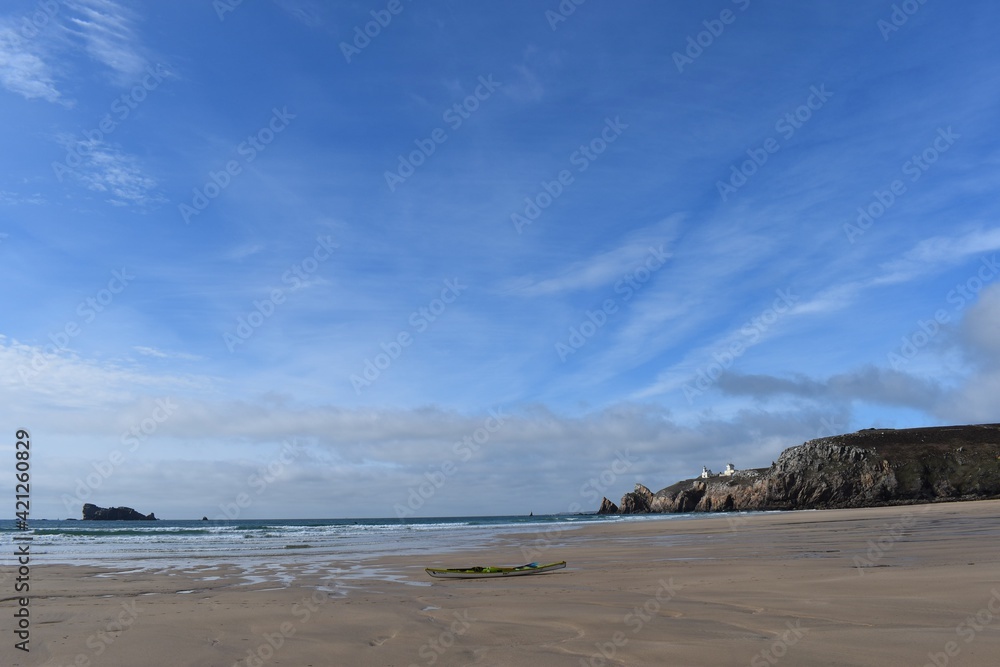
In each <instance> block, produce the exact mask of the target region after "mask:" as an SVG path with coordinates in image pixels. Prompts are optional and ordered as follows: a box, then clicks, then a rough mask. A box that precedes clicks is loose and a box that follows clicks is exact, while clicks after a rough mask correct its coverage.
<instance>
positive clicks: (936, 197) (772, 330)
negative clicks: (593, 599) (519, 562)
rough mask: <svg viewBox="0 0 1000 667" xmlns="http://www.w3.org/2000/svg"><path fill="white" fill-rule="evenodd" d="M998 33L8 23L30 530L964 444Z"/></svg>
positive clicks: (382, 15) (404, 17)
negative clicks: (839, 445)
mask: <svg viewBox="0 0 1000 667" xmlns="http://www.w3.org/2000/svg"><path fill="white" fill-rule="evenodd" d="M997 19H1000V8H997V7H996V6H995V5H994V4H991V3H987V2H985V1H978V0H977V1H974V2H968V3H963V4H962V5H961V6H951V5H946V4H940V3H938V4H935V3H918V2H909V1H908V2H902V3H892V2H885V3H881V4H880V3H874V4H873V3H861V2H848V3H846V4H844V3H840V4H838V5H837V6H836V7H832V6H830V7H826V6H822V7H819V6H803V5H802V4H801V3H798V4H796V3H791V2H784V3H779V4H778V5H775V4H774V3H759V2H756V1H755V0H732V1H731V2H730V1H722V0H720V2H718V3H716V4H715V5H714V6H711V7H710V6H708V5H697V6H694V5H692V6H680V5H677V4H676V3H658V2H652V1H643V2H636V3H628V4H626V5H624V6H615V7H614V8H611V7H605V6H602V5H600V4H599V3H579V4H578V3H577V2H570V1H569V0H564V1H562V2H557V1H556V0H551V1H549V2H543V3H540V4H539V3H535V2H528V1H526V0H514V1H512V2H508V3H504V4H503V5H502V6H501V5H497V6H492V7H473V6H469V5H467V4H464V3H459V2H445V1H441V2H431V3H426V2H420V3H417V2H410V1H409V0H389V1H388V2H387V1H384V0H380V1H378V2H372V3H369V4H365V3H349V4H341V5H338V6H336V7H333V6H328V5H325V4H323V3H316V2H312V1H311V0H273V1H272V2H260V3H242V2H237V1H235V0H215V1H214V2H204V3H170V4H163V3H159V4H157V5H155V6H152V5H148V4H146V3H139V2H125V1H124V0H37V1H17V2H11V3H7V4H5V5H4V9H3V14H0V99H2V101H3V103H2V105H0V114H2V120H3V122H2V123H0V133H2V136H3V145H4V147H5V152H4V155H5V158H6V159H4V160H3V162H2V163H0V164H2V166H0V260H2V261H3V264H4V267H5V276H6V288H5V289H4V290H3V291H2V293H0V298H2V311H3V313H4V317H3V320H2V323H0V425H2V427H3V428H5V429H7V432H8V437H7V438H6V440H2V441H0V452H6V453H7V454H9V455H10V456H9V458H10V459H11V460H13V445H14V438H13V437H11V436H12V435H13V433H14V432H15V431H16V430H17V429H19V428H26V429H28V430H30V431H31V433H32V439H33V443H34V449H33V457H32V463H33V478H32V479H33V482H34V487H35V488H34V493H33V495H32V499H33V500H34V505H35V506H34V507H33V508H32V509H33V516H35V517H39V518H40V517H47V518H60V517H76V516H79V512H80V506H81V505H82V504H83V503H84V502H94V503H96V504H99V505H121V504H131V505H133V506H136V508H137V509H139V510H140V511H143V512H147V513H148V512H151V511H155V512H156V514H157V515H158V516H162V517H165V518H200V517H201V516H203V515H208V516H210V517H212V518H215V517H219V516H228V517H230V518H236V517H243V518H275V517H296V518H299V517H303V518H308V517H350V516H357V517H362V516H364V517H373V516H389V517H392V516H399V517H402V518H405V517H410V516H439V515H472V514H517V513H525V514H526V513H527V512H529V511H534V512H535V513H536V514H537V513H542V512H560V511H579V510H593V509H596V507H597V505H598V504H599V502H600V499H601V497H602V496H604V495H607V496H609V497H611V498H612V499H617V498H618V497H619V496H620V495H621V494H622V493H623V492H625V491H628V490H631V488H632V486H633V484H634V483H635V482H636V481H640V482H643V483H645V484H647V485H648V486H650V487H652V488H660V487H662V486H665V485H667V484H669V483H672V482H674V481H676V480H677V479H681V478H685V477H690V476H693V475H695V474H696V473H697V472H698V471H699V470H700V467H701V466H702V465H708V466H709V467H715V468H721V467H722V466H723V465H724V464H725V463H727V462H730V461H732V462H734V463H735V464H736V465H737V467H759V466H766V465H768V464H769V463H770V462H771V461H772V460H773V459H774V458H775V457H776V456H777V455H778V453H779V452H780V451H781V450H782V449H784V448H786V447H788V446H792V445H796V444H799V443H801V442H802V441H804V440H807V439H810V438H813V437H818V436H823V435H832V434H834V433H838V432H844V431H850V430H856V429H858V428H865V427H869V426H882V427H910V426H924V425H936V424H945V423H978V422H996V421H998V420H1000V418H998V415H1000V344H998V342H997V341H998V340H1000V337H998V336H997V331H998V329H1000V264H998V259H997V258H998V251H1000V223H998V213H1000V201H998V199H997V196H996V185H995V184H996V183H997V180H998V172H1000V159H998V157H1000V151H998V149H1000V132H997V129H998V126H997V123H998V120H997V118H998V115H997V110H998V103H1000V99H998V95H997V90H998V88H997V85H996V83H997V81H998V80H1000V54H998V52H997V50H996V47H995V40H994V37H993V35H992V34H991V33H992V26H993V25H995V24H996V22H997ZM0 456H2V454H0Z"/></svg>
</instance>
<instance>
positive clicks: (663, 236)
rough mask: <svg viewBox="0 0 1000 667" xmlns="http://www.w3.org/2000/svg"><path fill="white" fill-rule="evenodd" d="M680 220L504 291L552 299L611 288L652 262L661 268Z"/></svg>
mask: <svg viewBox="0 0 1000 667" xmlns="http://www.w3.org/2000/svg"><path fill="white" fill-rule="evenodd" d="M678 220H679V217H677V216H675V217H673V218H669V219H667V220H665V221H664V222H662V223H660V224H659V225H655V226H653V227H649V228H646V229H642V230H638V231H637V232H635V233H633V234H630V235H629V236H628V237H627V238H626V239H625V240H624V241H623V242H621V244H620V245H619V246H618V247H616V248H614V249H612V250H608V251H605V252H602V253H599V254H597V255H594V256H592V257H588V258H587V259H584V260H580V261H577V262H572V263H570V264H569V265H567V266H565V267H563V268H561V269H559V270H558V271H556V272H555V275H551V276H549V277H546V278H535V277H533V276H522V277H520V278H516V279H514V280H512V281H511V282H509V283H508V284H507V285H506V286H505V287H506V290H509V291H511V292H513V293H515V294H520V295H522V296H528V297H535V296H550V295H557V294H562V293H566V292H574V291H578V290H584V289H593V288H608V287H611V286H612V285H614V283H615V282H616V281H617V280H618V279H620V278H622V277H623V276H624V275H625V274H628V273H631V272H632V271H634V270H636V269H637V268H638V267H640V266H643V265H644V263H645V262H646V261H647V260H649V261H651V262H653V263H655V264H656V265H657V267H658V268H659V267H662V266H663V264H664V263H665V262H666V261H669V258H670V257H671V253H670V251H669V250H668V249H667V245H668V243H669V242H670V241H672V240H673V229H674V225H675V224H676V223H677V222H678Z"/></svg>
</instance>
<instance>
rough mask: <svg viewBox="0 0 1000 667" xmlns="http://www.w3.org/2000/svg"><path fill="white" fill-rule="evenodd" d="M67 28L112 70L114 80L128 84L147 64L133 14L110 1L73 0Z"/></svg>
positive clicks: (87, 50) (69, 3)
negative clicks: (72, 13)
mask: <svg viewBox="0 0 1000 667" xmlns="http://www.w3.org/2000/svg"><path fill="white" fill-rule="evenodd" d="M67 7H69V9H70V10H71V11H73V12H75V13H76V14H77V15H76V16H70V17H69V19H68V23H69V26H68V27H67V30H69V31H70V32H71V34H73V35H75V36H76V37H78V38H79V39H80V40H82V42H83V45H84V48H85V50H86V52H87V54H88V55H89V56H90V57H91V58H93V59H94V60H96V61H97V62H99V63H101V64H103V65H105V66H106V67H108V68H110V69H111V70H113V72H114V77H113V78H114V80H115V81H116V83H121V84H125V83H130V82H132V81H134V80H135V79H136V77H137V76H138V75H139V74H141V73H142V71H143V70H144V69H145V68H146V66H147V62H148V61H147V59H146V57H145V56H144V55H143V49H142V46H141V45H140V42H139V38H138V35H137V33H136V30H135V28H134V27H133V26H134V23H135V21H136V16H135V14H134V13H133V12H132V11H131V10H128V9H126V8H124V7H122V6H121V5H119V4H118V3H116V2H113V1H112V0H72V1H69V2H67Z"/></svg>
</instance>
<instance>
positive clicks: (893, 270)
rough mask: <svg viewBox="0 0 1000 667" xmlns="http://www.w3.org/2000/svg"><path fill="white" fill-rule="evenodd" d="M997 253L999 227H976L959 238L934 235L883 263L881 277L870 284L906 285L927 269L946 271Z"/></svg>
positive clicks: (924, 273)
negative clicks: (959, 264)
mask: <svg viewBox="0 0 1000 667" xmlns="http://www.w3.org/2000/svg"><path fill="white" fill-rule="evenodd" d="M997 250H1000V227H993V228H988V229H983V228H977V229H974V230H972V231H970V232H966V233H964V234H962V235H961V236H935V237H932V238H929V239H925V240H923V241H921V242H920V243H918V244H917V245H916V246H914V247H913V248H912V249H911V250H910V251H908V252H906V253H905V254H904V255H903V256H902V257H900V258H899V259H896V260H893V261H891V262H888V263H886V264H884V265H883V266H882V269H883V271H884V274H883V275H881V276H879V277H877V278H876V279H875V280H873V281H872V284H873V285H891V284H895V283H901V282H907V281H909V280H912V279H914V278H917V277H920V276H922V275H926V273H927V271H928V270H933V269H935V268H947V267H949V266H952V265H954V264H956V263H958V262H961V261H964V260H965V259H968V258H969V257H970V256H973V255H982V254H985V253H989V252H995V251H997Z"/></svg>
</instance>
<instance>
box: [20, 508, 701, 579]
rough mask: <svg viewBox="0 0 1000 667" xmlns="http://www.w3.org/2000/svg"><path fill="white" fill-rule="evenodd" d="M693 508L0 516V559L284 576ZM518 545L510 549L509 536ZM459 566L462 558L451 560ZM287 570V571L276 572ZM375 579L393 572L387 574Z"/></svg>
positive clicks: (543, 548)
mask: <svg viewBox="0 0 1000 667" xmlns="http://www.w3.org/2000/svg"><path fill="white" fill-rule="evenodd" d="M691 516H692V515H624V516H623V515H598V514H555V515H545V516H527V517H526V516H486V517H484V516H469V517H436V518H411V519H405V520H400V519H301V520H294V519H292V520H289V519H260V520H243V519H240V520H231V521H192V520H185V521H169V520H160V521H83V520H77V521H67V520H42V519H39V520H34V519H33V520H31V521H30V522H29V525H28V530H20V529H19V528H18V527H17V525H16V523H15V521H13V520H0V567H4V569H9V567H11V566H14V567H16V557H15V552H16V550H17V548H16V546H15V544H18V545H20V544H24V541H18V542H17V543H15V541H14V537H15V536H18V537H19V538H23V537H25V536H29V535H30V536H31V540H30V551H31V563H32V564H33V565H44V564H46V563H52V564H65V565H90V566H96V567H101V568H107V569H109V570H113V571H121V572H137V571H170V570H205V569H208V568H212V567H217V566H221V565H230V564H231V565H235V566H237V567H239V568H241V569H242V570H243V571H244V573H245V574H246V577H247V579H248V580H250V581H278V582H284V583H285V584H288V583H289V582H288V575H287V571H288V570H289V568H290V567H291V566H292V565H293V564H294V565H295V566H296V567H301V566H303V565H309V564H310V563H313V564H315V565H316V566H317V567H318V566H320V565H323V566H325V567H329V566H331V565H337V564H340V566H338V567H339V569H340V570H341V571H342V572H344V573H347V572H350V571H364V572H368V573H369V574H371V573H372V572H373V570H372V569H371V567H369V564H370V563H371V561H373V560H375V559H377V558H380V557H384V556H400V555H418V556H425V557H426V558H427V559H428V562H430V561H431V560H433V562H438V563H440V562H441V558H442V557H445V556H446V555H447V554H449V553H453V552H457V551H466V550H475V549H480V548H489V547H490V546H492V545H497V544H499V543H500V542H501V541H502V542H503V543H504V544H505V545H506V549H505V553H506V554H507V555H508V559H507V560H510V561H511V562H509V563H503V564H509V565H519V564H523V563H521V562H514V561H515V560H517V559H518V558H519V557H522V556H523V560H524V562H531V561H535V560H544V556H545V555H553V554H557V553H558V552H559V549H558V547H559V546H560V541H561V539H562V538H564V537H565V535H566V533H565V531H571V530H575V529H577V528H580V527H583V526H587V525H594V524H602V523H620V522H629V521H650V520H653V521H656V520H659V521H670V520H684V519H685V518H689V517H691ZM513 535H520V536H521V537H520V538H519V539H518V540H517V541H515V544H520V545H521V546H522V547H523V548H513V549H512V548H510V544H511V540H510V539H509V538H510V536H513ZM457 566H464V565H461V564H459V565H456V567H457ZM283 572H285V574H282V573H283ZM377 578H395V577H394V575H391V574H388V575H385V576H384V577H377Z"/></svg>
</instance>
